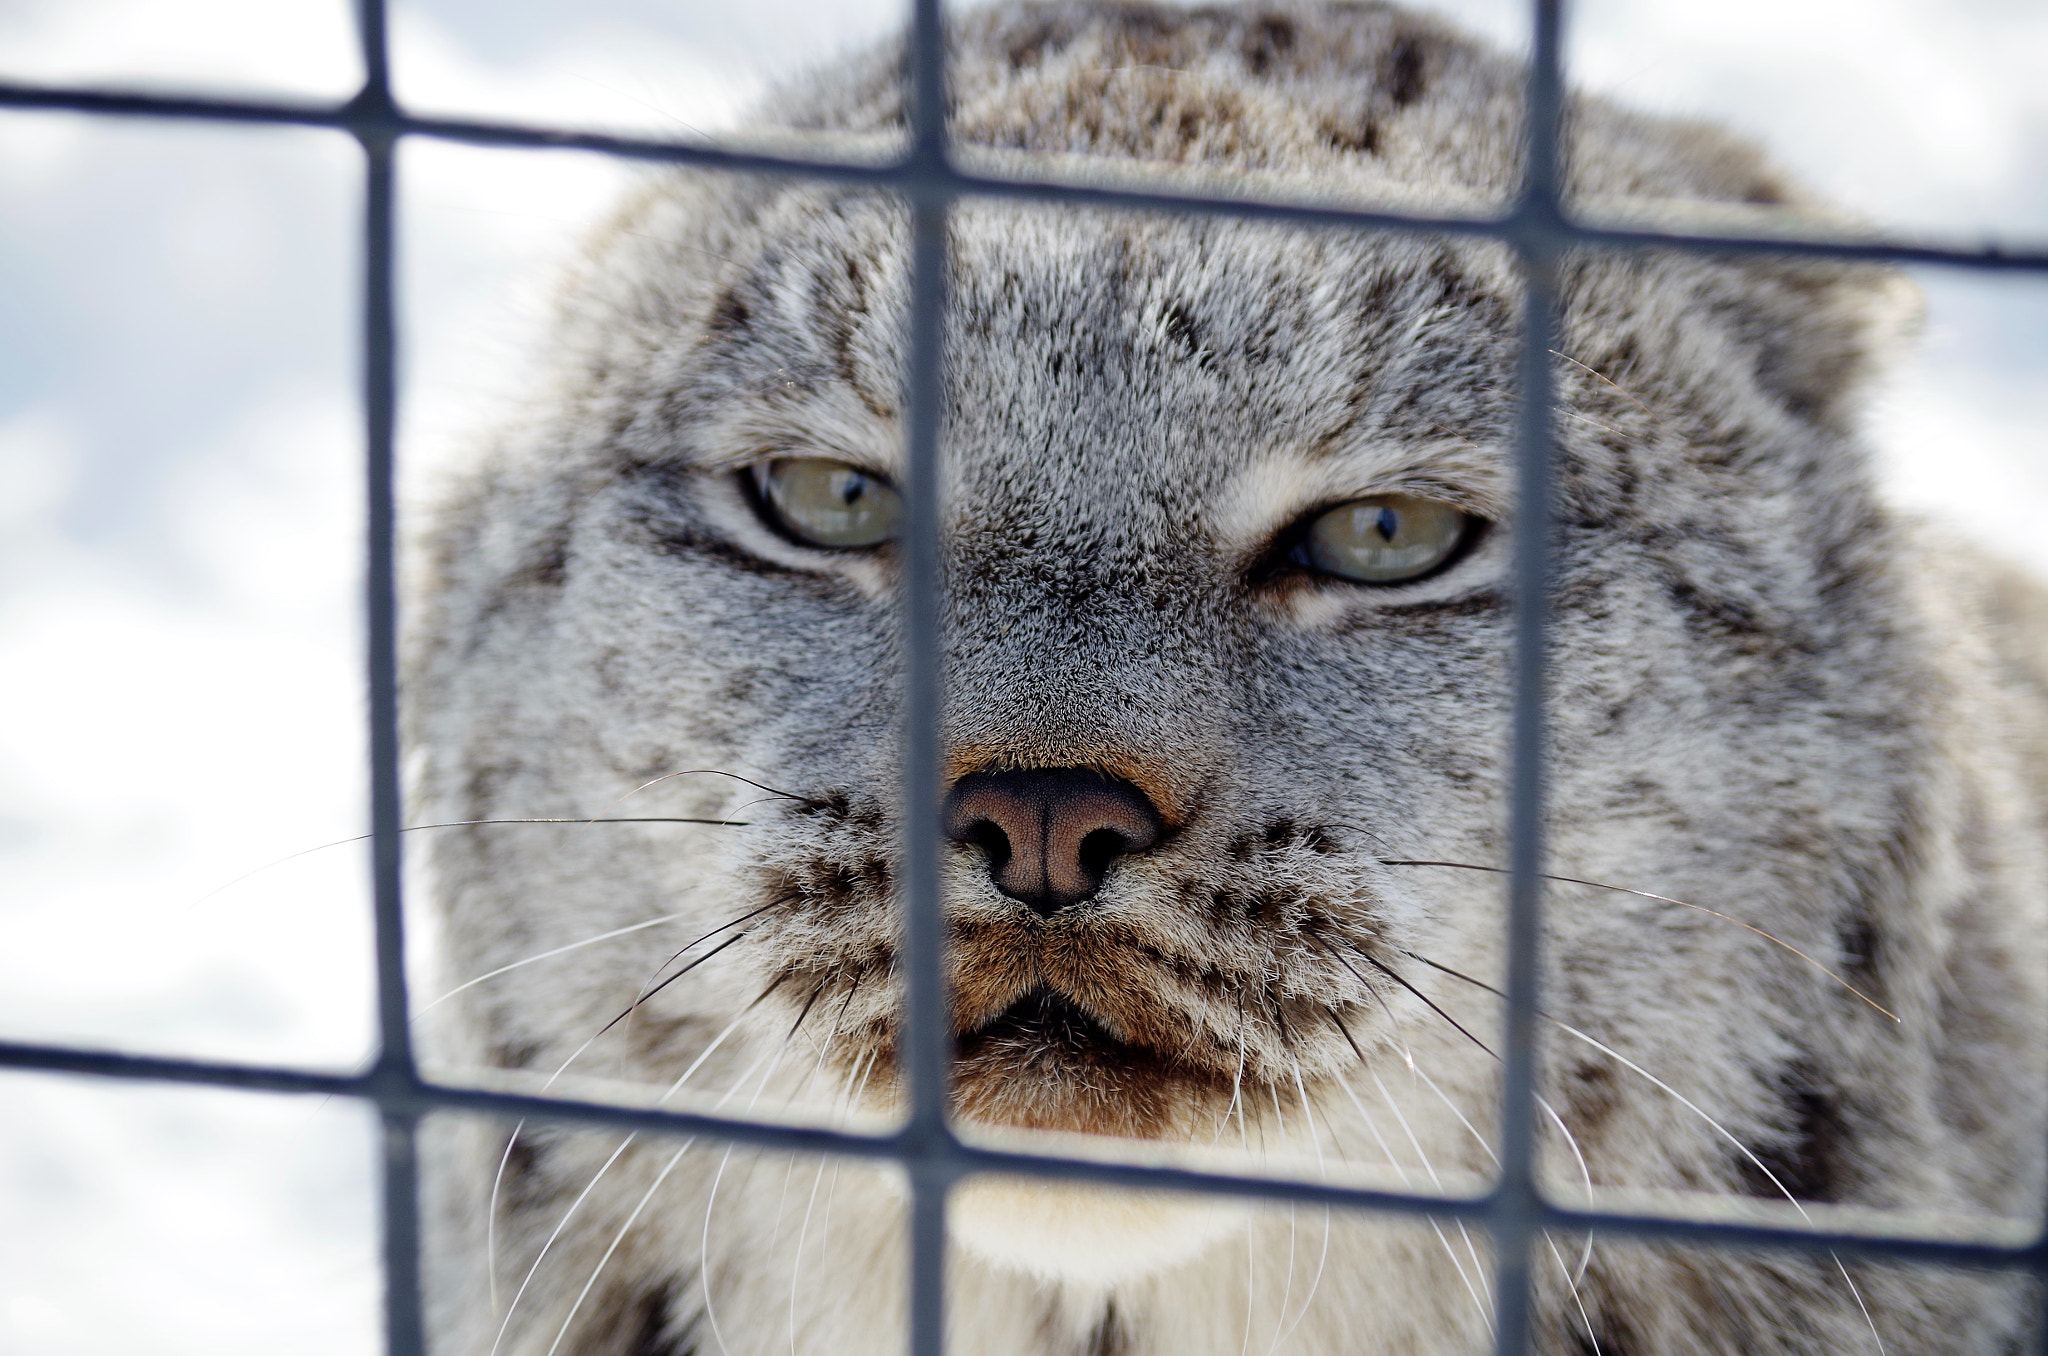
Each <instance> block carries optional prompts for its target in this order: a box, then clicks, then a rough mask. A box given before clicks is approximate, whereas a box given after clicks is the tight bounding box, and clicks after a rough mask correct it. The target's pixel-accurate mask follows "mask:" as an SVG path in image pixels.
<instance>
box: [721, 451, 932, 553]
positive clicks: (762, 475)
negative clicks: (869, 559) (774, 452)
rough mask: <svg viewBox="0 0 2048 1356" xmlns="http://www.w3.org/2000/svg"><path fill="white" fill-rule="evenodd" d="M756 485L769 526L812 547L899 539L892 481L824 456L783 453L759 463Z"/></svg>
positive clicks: (899, 511) (896, 498)
mask: <svg viewBox="0 0 2048 1356" xmlns="http://www.w3.org/2000/svg"><path fill="white" fill-rule="evenodd" d="M754 487H755V488H756V489H757V490H759V491H760V495H761V507H762V510H763V513H764V516H766V517H767V519H768V520H769V522H770V524H771V525H773V526H775V527H778V528H780V529H782V531H784V532H786V533H788V534H789V535H790V536H792V537H795V538H796V539H797V540H798V541H801V542H805V543H808V544H809V545H812V546H830V547H838V548H840V549H843V550H852V549H856V548H860V547H868V546H880V545H881V544H882V543H883V542H885V541H891V540H893V539H894V538H895V536H896V520H897V518H898V517H899V516H900V515H901V514H902V511H903V501H902V499H901V498H900V497H899V496H898V495H897V493H896V490H895V487H894V486H892V485H890V484H889V482H888V481H886V480H881V479H878V478H877V477H875V476H871V475H869V474H868V473H867V472H865V471H862V470H858V469H856V468H855V467H852V466H848V465H847V464H846V463H845V462H843V461H828V460H826V459H825V458H823V457H783V458H781V459H779V460H777V461H771V462H769V463H767V464H766V465H764V466H756V467H755V468H754Z"/></svg>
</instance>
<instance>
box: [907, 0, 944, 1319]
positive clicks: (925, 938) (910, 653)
mask: <svg viewBox="0 0 2048 1356" xmlns="http://www.w3.org/2000/svg"><path fill="white" fill-rule="evenodd" d="M939 4H940V0H914V6H913V15H912V24H911V35H910V52H909V58H910V72H909V74H910V78H911V110H910V113H911V135H912V144H911V150H910V157H909V160H908V162H907V164H906V166H905V168H906V170H907V173H906V175H905V178H906V181H907V186H908V187H909V189H910V198H911V291H910V371H909V374H908V375H909V383H908V384H909V423H910V427H909V447H908V449H907V457H908V468H907V474H906V475H905V477H904V480H905V487H904V507H905V515H906V521H905V523H904V533H903V613H904V615H903V643H904V664H905V674H904V688H903V745H902V752H901V762H902V767H903V865H902V871H903V900H904V916H903V951H904V957H903V960H904V963H903V974H904V1002H903V1025H902V1033H903V1035H902V1049H903V1072H904V1077H905V1083H906V1085H907V1087H908V1089H909V1093H910V1119H909V1124H908V1125H906V1126H905V1127H904V1138H903V1141H902V1142H903V1144H904V1148H905V1158H904V1162H903V1167H904V1169H905V1171H906V1172H907V1173H908V1174H909V1176H910V1200H911V1204H910V1219H909V1222H908V1223H909V1246H910V1256H909V1259H908V1262H909V1270H910V1295H909V1326H910V1351H911V1356H940V1353H941V1352H942V1351H943V1350H944V1347H945V1261H946V1191H947V1187H948V1186H949V1180H948V1176H947V1168H948V1163H947V1151H948V1149H949V1148H950V1139H949V1134H948V1131H947V1128H946V1100H947V1083H948V1077H949V1070H948V1050H947V1044H948V1032H949V1029H950V1023H949V1022H948V1019H947V1013H946V991H945V955H944V946H945V932H944V926H943V918H942V915H941V901H940V897H939V847H940V841H941V840H940V837H939V796H940V785H939V783H940V766H939V763H940V757H941V748H940V733H939V731H940V727H939V712H940V703H941V701H942V693H941V677H942V675H941V674H940V671H939V670H940V663H941V658H940V611H941V588H942V581H941V577H940V570H941V563H940V555H939V496H940V480H939V477H940V465H939V433H940V426H941V423H942V420H943V417H944V401H945V378H944V355H943V353H942V351H941V344H942V343H943V340H944V330H945V300H946V298H945V271H946V209H947V205H948V203H947V195H946V182H945V168H946V107H945V81H946V72H945V45H944V27H943V21H942V17H941V14H940V7H939Z"/></svg>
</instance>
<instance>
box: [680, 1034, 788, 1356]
mask: <svg viewBox="0 0 2048 1356" xmlns="http://www.w3.org/2000/svg"><path fill="white" fill-rule="evenodd" d="M798 1021H799V1023H800V1022H801V1021H802V1019H801V1018H799V1019H798ZM795 1034H796V1028H795V1027H791V1028H790V1034H789V1035H788V1036H784V1037H783V1038H782V1039H781V1041H779V1042H777V1044H776V1046H775V1051H774V1054H775V1058H774V1059H773V1060H771V1061H770V1062H769V1064H768V1067H767V1068H766V1069H765V1070H763V1071H762V1074H761V1081H760V1082H759V1083H758V1084H757V1085H756V1086H755V1088H754V1095H753V1096H752V1097H751V1098H749V1099H748V1101H747V1113H748V1114H750V1115H751V1114H752V1113H753V1110H754V1108H755V1107H756V1106H757V1105H759V1104H760V1101H761V1094H762V1093H763V1092H765V1091H767V1089H768V1080H769V1079H771V1078H773V1077H774V1076H775V1070H776V1069H777V1068H778V1067H780V1066H781V1064H782V1057H783V1055H784V1054H786V1053H788V1050H789V1042H790V1037H791V1036H794V1035H795ZM747 1072H748V1074H750V1075H751V1074H752V1073H753V1070H752V1069H749V1070H748V1071H747ZM745 1083H746V1080H745V1079H744V1078H743V1079H741V1080H740V1082H739V1083H737V1084H735V1085H734V1087H733V1091H734V1092H737V1091H739V1089H740V1088H741V1087H743V1086H745ZM733 1148H734V1146H733V1145H731V1144H727V1145H726V1146H725V1156H724V1157H722V1158H720V1159H719V1160H718V1171H717V1172H716V1173H713V1174H712V1177H711V1190H710V1192H709V1193H708V1194H706V1196H705V1197H704V1233H703V1237H702V1238H701V1239H700V1240H699V1242H698V1246H697V1275H698V1279H699V1282H700V1284H701V1288H702V1290H703V1292H704V1317H705V1319H706V1321H708V1322H709V1323H710V1324H711V1336H712V1339H713V1340H714V1341H716V1342H717V1343H718V1349H719V1350H720V1351H724V1352H726V1356H731V1353H730V1351H728V1350H727V1348H726V1345H725V1334H724V1333H723V1332H721V1331H719V1327H718V1309H717V1306H716V1305H715V1304H714V1303H713V1302H712V1298H711V1212H712V1211H714V1210H716V1209H717V1208H718V1184H719V1183H720V1182H723V1181H724V1180H725V1167H726V1164H728V1163H730V1162H732V1151H733ZM759 1162H760V1160H759V1159H756V1160H755V1163H756V1164H758V1163H759Z"/></svg>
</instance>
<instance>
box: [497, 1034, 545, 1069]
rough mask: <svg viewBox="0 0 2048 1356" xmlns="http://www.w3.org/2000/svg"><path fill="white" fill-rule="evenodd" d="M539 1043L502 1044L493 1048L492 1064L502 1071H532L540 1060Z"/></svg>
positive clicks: (518, 1042) (540, 1047)
mask: <svg viewBox="0 0 2048 1356" xmlns="http://www.w3.org/2000/svg"><path fill="white" fill-rule="evenodd" d="M541 1049H542V1046H541V1043H540V1042H539V1041H517V1042H512V1043H500V1044H497V1045H493V1046H492V1047H491V1063H492V1065H493V1066H494V1067H496V1068H500V1069H531V1068H532V1067H533V1066H534V1065H535V1064H536V1063H538V1062H539V1060H540V1052H541Z"/></svg>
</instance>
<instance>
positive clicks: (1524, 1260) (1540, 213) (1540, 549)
mask: <svg viewBox="0 0 2048 1356" xmlns="http://www.w3.org/2000/svg"><path fill="white" fill-rule="evenodd" d="M1560 3H1561V0H1534V5H1533V19H1534V25H1535V27H1534V32H1533V34H1532V42H1531V50H1530V54H1529V84H1528V91H1527V103H1526V105H1525V109H1526V124H1525V125H1526V128H1527V138H1528V144H1527V147H1526V154H1527V156H1528V160H1527V162H1526V167H1525V171H1524V178H1523V187H1522V197H1521V201H1520V202H1519V203H1518V204H1517V206H1516V211H1515V216H1516V229H1515V232H1514V243H1515V246H1516V249H1517V252H1518V254H1519V255H1520V260H1521V266H1522V278H1523V284H1522V286H1523V310H1522V346H1521V353H1520V358H1519V364H1518V372H1517V377H1518V389H1519V393H1520V410H1519V414H1518V418H1517V422H1516V430H1515V440H1516V447H1515V484H1516V492H1515V535H1514V570H1515V603H1514V614H1515V650H1514V663H1513V699H1512V700H1513V714H1514V733H1513V736H1512V741H1513V742H1512V747H1511V751H1510V771H1509V804H1508V872H1509V875H1508V901H1507V902H1508V910H1507V913H1508V916H1507V948H1508V967H1507V985H1506V989H1507V1014H1506V1022H1507V1029H1506V1031H1505V1033H1504V1038H1503V1042H1502V1044H1503V1045H1504V1047H1505V1049H1504V1050H1503V1056H1504V1060H1505V1066H1506V1067H1505V1069H1504V1071H1503V1074H1502V1079H1501V1149H1500V1184H1499V1186H1498V1188H1497V1189H1496V1193H1495V1199H1494V1216H1493V1237H1494V1249H1495V1254H1496V1262H1495V1265H1496V1268H1497V1273H1498V1280H1497V1284H1496V1286H1495V1291H1494V1296H1495V1300H1494V1302H1495V1308H1496V1313H1495V1328H1496V1332H1497V1333H1498V1350H1499V1352H1500V1353H1501V1356H1522V1353H1523V1352H1525V1351H1527V1350H1528V1348H1529V1336H1530V1331H1529V1330H1530V1309H1531V1303H1532V1295H1531V1292H1530V1282H1531V1277H1530V1269H1529V1258H1530V1244H1531V1240H1532V1237H1533V1234H1534V1232H1535V1229H1536V1226H1537V1223H1538V1220H1539V1216H1540V1211H1541V1208H1542V1206H1541V1202H1540V1199H1539V1196H1538V1192H1537V1187H1536V1179H1535V1128H1536V1114H1535V1113H1536V1002H1537V987H1538V982H1539V977H1540V975H1541V956H1540V954H1539V951H1538V947H1539V943H1540V941H1541V937H1542V904H1543V899H1542V890H1543V883H1542V876H1541V872H1542V870H1543V787H1544V776H1543V773H1544V768H1543V763H1544V757H1545V754H1546V752H1547V750H1546V747H1545V743H1546V741H1545V732H1544V709H1543V705H1544V658H1545V648H1546V646H1545V634H1544V632H1545V626H1546V624H1547V623H1548V620H1549V583H1550V553H1551V536H1552V531H1553V529H1552V523H1551V511H1552V503H1551V501H1552V496H1553V493H1554V485H1553V481H1554V472H1553V468H1552V465H1551V462H1552V456H1551V427H1550V425H1551V417H1550V403H1551V380H1550V351H1551V350H1552V349H1553V348H1555V347H1556V338H1555V335H1556V328H1557V315H1556V311H1557V291H1556V287H1557V283H1556V256H1557V240H1558V235H1559V229H1560V227H1561V225H1562V212H1561V210H1560V206H1559V203H1560V198H1561V194H1560V191H1559V179H1558V174H1559V156H1558V134H1559V124H1560V113H1561V107H1562V98H1561V91H1562V84H1563V82H1562V79H1561V75H1560V70H1559V67H1560V54H1559V48H1558V38H1559V20H1560V15H1559V8H1560Z"/></svg>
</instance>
